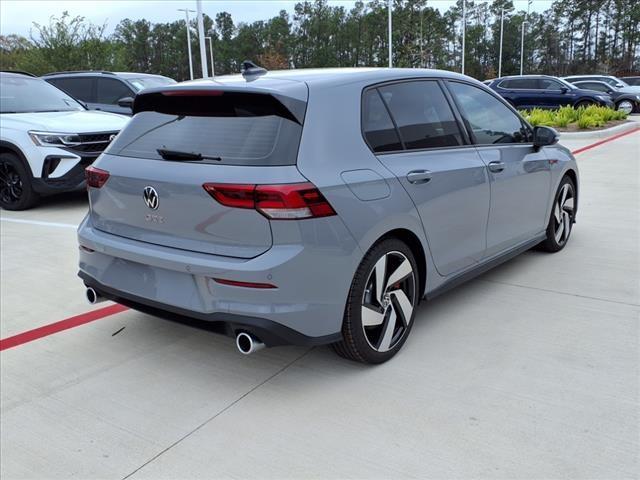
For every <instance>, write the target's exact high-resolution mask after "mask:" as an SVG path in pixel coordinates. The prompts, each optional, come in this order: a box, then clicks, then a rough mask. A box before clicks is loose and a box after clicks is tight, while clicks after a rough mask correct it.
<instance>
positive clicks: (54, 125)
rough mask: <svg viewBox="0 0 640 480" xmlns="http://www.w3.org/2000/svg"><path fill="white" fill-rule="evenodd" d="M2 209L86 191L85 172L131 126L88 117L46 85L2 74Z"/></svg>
mask: <svg viewBox="0 0 640 480" xmlns="http://www.w3.org/2000/svg"><path fill="white" fill-rule="evenodd" d="M0 114H1V115H0V206H1V207H2V208H4V209H7V210H24V209H26V208H30V207H32V206H33V205H35V204H36V203H37V202H38V200H39V198H40V197H41V196H44V195H50V194H53V193H58V192H67V191H71V190H77V189H80V188H83V187H84V169H85V168H86V167H87V166H88V165H90V164H91V163H93V161H94V160H95V159H96V158H97V157H98V156H99V155H100V153H102V151H103V150H104V149H105V148H106V147H107V145H109V143H110V142H111V141H112V140H113V139H114V138H115V136H116V135H117V134H118V132H119V131H120V130H121V129H122V127H124V125H125V124H126V123H127V122H128V120H129V118H128V117H125V116H123V115H116V114H113V113H106V112H96V111H87V109H86V108H85V107H84V106H83V105H81V104H80V103H78V102H77V101H76V100H74V99H73V98H71V97H70V96H69V95H67V94H66V93H64V92H62V91H61V90H58V89H57V88H56V87H54V86H53V85H50V84H48V83H47V82H45V81H44V80H42V79H39V78H36V77H33V76H31V75H29V74H22V73H10V72H2V73H0Z"/></svg>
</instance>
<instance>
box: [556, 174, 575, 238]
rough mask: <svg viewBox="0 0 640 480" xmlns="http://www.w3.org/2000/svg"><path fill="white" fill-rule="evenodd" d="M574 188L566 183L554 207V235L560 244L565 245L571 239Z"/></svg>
mask: <svg viewBox="0 0 640 480" xmlns="http://www.w3.org/2000/svg"><path fill="white" fill-rule="evenodd" d="M574 204H575V200H574V194H573V188H572V187H571V185H570V184H569V183H565V184H564V185H563V186H562V188H561V189H560V192H559V194H558V198H557V199H556V204H555V205H554V207H553V217H554V230H553V231H554V236H555V240H556V243H557V244H558V245H564V244H565V243H566V241H567V240H568V239H569V234H570V233H571V225H572V224H573V212H574Z"/></svg>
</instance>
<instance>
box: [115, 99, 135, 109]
mask: <svg viewBox="0 0 640 480" xmlns="http://www.w3.org/2000/svg"><path fill="white" fill-rule="evenodd" d="M118 106H119V107H122V108H132V107H133V98H132V97H122V98H121V99H120V100H118Z"/></svg>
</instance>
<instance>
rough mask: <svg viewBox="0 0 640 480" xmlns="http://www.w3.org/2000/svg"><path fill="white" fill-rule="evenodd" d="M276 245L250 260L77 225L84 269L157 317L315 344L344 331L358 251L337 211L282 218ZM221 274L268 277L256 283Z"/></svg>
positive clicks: (108, 291)
mask: <svg viewBox="0 0 640 480" xmlns="http://www.w3.org/2000/svg"><path fill="white" fill-rule="evenodd" d="M273 228H274V230H278V231H274V237H275V238H278V237H280V238H287V239H288V240H289V242H291V243H288V244H283V245H274V246H272V247H271V249H270V250H268V251H267V252H265V253H264V254H262V255H259V256H257V257H255V258H252V259H238V258H232V257H222V256H217V255H210V254H202V253H195V252H190V251H186V250H180V249H176V248H170V247H163V246H158V245H153V244H149V243H145V242H140V241H137V240H132V239H127V238H123V237H119V236H116V235H112V234H109V233H105V232H102V231H100V230H97V229H95V228H94V227H93V226H92V224H91V220H90V218H89V217H87V218H86V219H85V220H84V221H83V222H82V224H81V225H80V227H79V230H78V239H79V242H80V245H82V246H84V247H87V248H89V249H92V250H94V251H93V252H87V251H86V250H84V249H80V272H79V276H80V277H81V278H82V279H83V281H84V282H85V284H87V285H88V286H91V287H93V288H94V289H95V290H97V291H98V292H99V293H101V294H102V295H103V296H105V297H107V298H110V299H112V300H115V301H117V302H119V303H123V304H125V305H129V306H131V307H132V308H134V309H137V310H141V311H146V312H150V313H155V314H160V315H159V316H167V315H172V316H176V315H177V316H183V317H188V318H192V319H197V320H202V321H208V322H222V323H224V333H227V334H230V335H235V333H236V332H238V331H248V332H250V333H253V334H254V335H255V336H257V337H258V338H260V339H261V340H262V341H263V342H264V343H265V344H267V345H282V344H295V345H317V344H326V343H332V342H335V341H337V340H339V339H340V338H341V328H342V318H343V314H344V307H345V303H346V298H347V295H348V292H349V288H350V285H351V281H352V279H353V274H354V272H355V269H356V268H357V265H358V263H359V261H360V258H361V255H362V253H361V251H360V249H359V247H358V246H357V244H356V243H355V241H354V240H353V238H352V237H351V235H350V234H349V233H348V231H347V230H346V228H345V227H344V224H343V223H342V221H341V220H340V219H339V218H338V217H327V218H324V219H317V220H314V221H312V222H306V221H301V222H279V223H278V225H277V226H275V227H273ZM214 278H220V279H225V280H234V281H241V282H254V283H271V284H273V285H275V286H277V288H273V289H256V288H245V287H238V286H232V285H223V284H220V283H218V282H216V281H215V280H214Z"/></svg>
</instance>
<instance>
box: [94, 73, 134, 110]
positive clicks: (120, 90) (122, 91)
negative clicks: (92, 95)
mask: <svg viewBox="0 0 640 480" xmlns="http://www.w3.org/2000/svg"><path fill="white" fill-rule="evenodd" d="M134 95H135V93H133V92H132V91H131V89H130V88H129V87H127V86H126V85H125V84H124V83H123V82H121V81H120V80H115V79H113V78H98V91H97V100H96V103H103V104H105V105H117V104H118V100H120V99H121V98H125V97H133V96H134Z"/></svg>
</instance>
